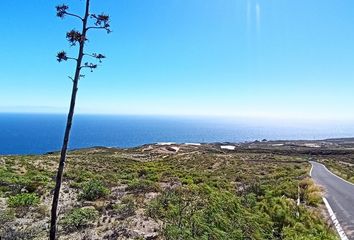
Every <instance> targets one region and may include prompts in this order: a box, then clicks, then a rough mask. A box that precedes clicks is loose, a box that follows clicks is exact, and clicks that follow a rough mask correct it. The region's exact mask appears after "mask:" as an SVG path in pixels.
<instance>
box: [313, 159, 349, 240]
mask: <svg viewBox="0 0 354 240" xmlns="http://www.w3.org/2000/svg"><path fill="white" fill-rule="evenodd" d="M310 163H311V164H312V169H311V173H310V175H311V177H312V178H313V180H314V181H315V182H316V183H317V184H318V185H321V186H322V187H324V189H325V198H326V199H327V201H328V203H329V205H330V207H331V208H332V209H333V212H334V215H335V216H336V218H337V220H338V222H339V224H340V226H341V228H342V229H343V230H344V232H345V234H346V236H347V237H348V239H353V240H354V184H351V183H349V182H347V181H345V180H343V179H342V178H340V177H338V176H336V175H334V174H333V173H331V172H330V171H329V170H328V169H327V168H326V167H325V166H324V165H322V164H320V163H317V162H313V161H310ZM332 220H333V219H332ZM337 230H338V228H337ZM342 239H345V238H342Z"/></svg>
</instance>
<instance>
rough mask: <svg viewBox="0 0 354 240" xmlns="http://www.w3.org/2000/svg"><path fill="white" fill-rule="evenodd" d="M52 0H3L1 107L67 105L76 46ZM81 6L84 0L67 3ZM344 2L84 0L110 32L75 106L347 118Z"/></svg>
mask: <svg viewBox="0 0 354 240" xmlns="http://www.w3.org/2000/svg"><path fill="white" fill-rule="evenodd" d="M59 3H63V2H60V1H59V2H58V1H54V0H36V1H20V0H14V1H4V2H3V3H2V16H1V21H2V27H1V28H0V36H1V38H0V43H1V48H2V49H1V58H0V64H1V66H2V67H1V71H0V84H1V88H0V112H51V113H64V112H66V111H67V108H68V104H69V98H70V92H71V81H70V80H69V79H68V78H67V76H69V75H71V74H72V73H73V65H72V64H70V63H60V64H59V63H57V62H56V59H55V55H56V52H57V51H59V50H67V51H68V52H69V53H75V51H76V49H75V48H72V47H69V44H68V43H67V42H66V40H65V32H66V31H67V30H70V29H72V28H73V27H75V26H76V27H77V28H78V27H79V26H78V25H77V21H76V20H75V19H69V18H67V19H64V20H61V19H58V18H56V17H55V9H54V6H55V5H57V4H59ZM66 3H67V4H69V5H70V7H71V8H72V11H75V12H77V11H78V12H80V11H81V12H82V6H83V3H84V2H83V1H82V0H81V1H80V0H71V1H66ZM352 9H354V1H352V0H342V1H329V0H311V1H308V0H297V1H293V0H282V1H279V0H218V1H215V0H169V1H166V0H149V1H144V0H119V1H117V0H105V1H101V0H92V10H93V11H96V12H102V11H104V12H106V13H109V14H110V15H111V19H112V29H113V33H112V34H110V35H106V34H104V33H103V32H92V33H91V35H90V37H89V39H90V41H89V43H88V44H87V48H86V49H87V50H86V51H87V52H101V53H104V54H105V55H106V56H107V59H106V60H105V61H104V63H103V64H102V66H101V67H100V68H99V69H98V70H97V71H95V72H94V73H87V74H86V78H85V79H83V80H82V81H81V82H80V86H79V92H78V101H77V112H78V113H104V114H153V115H154V114H158V115H216V116H219V115H222V116H251V117H263V118H265V117H267V118H268V117H270V118H273V117H276V118H296V119H302V118H305V119H307V118H311V119H312V118H313V119H323V118H325V119H354V110H352V109H353V106H354V94H353V92H354V27H353V23H354V12H353V11H352Z"/></svg>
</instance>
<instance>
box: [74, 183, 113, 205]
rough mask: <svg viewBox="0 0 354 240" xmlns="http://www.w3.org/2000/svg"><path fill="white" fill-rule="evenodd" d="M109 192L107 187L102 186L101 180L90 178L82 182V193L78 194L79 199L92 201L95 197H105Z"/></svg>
mask: <svg viewBox="0 0 354 240" xmlns="http://www.w3.org/2000/svg"><path fill="white" fill-rule="evenodd" d="M108 194H109V190H108V188H106V187H105V186H103V184H102V182H100V181H97V180H91V181H89V182H87V183H85V184H84V186H83V193H82V194H81V195H80V199H85V200H88V201H94V200H96V199H99V198H102V197H105V196H107V195H108Z"/></svg>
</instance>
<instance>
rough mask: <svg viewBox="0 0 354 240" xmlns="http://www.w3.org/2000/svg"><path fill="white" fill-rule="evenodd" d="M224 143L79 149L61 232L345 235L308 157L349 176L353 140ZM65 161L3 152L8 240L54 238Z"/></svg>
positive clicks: (70, 165) (2, 205) (1, 222)
mask: <svg viewBox="0 0 354 240" xmlns="http://www.w3.org/2000/svg"><path fill="white" fill-rule="evenodd" d="M346 144H347V145H348V143H346ZM223 145H224V147H223V148H221V144H201V145H199V144H150V145H144V146H141V147H137V148H132V149H115V148H104V147H96V148H90V149H81V150H74V151H71V152H70V153H69V155H68V161H67V163H66V172H65V174H64V183H63V188H62V194H61V201H60V221H59V236H60V239H215V240H216V239H337V237H336V235H335V232H334V231H333V230H332V229H331V227H330V226H329V221H328V219H327V217H326V213H325V211H324V208H323V205H322V200H321V189H320V188H319V187H317V186H315V185H314V184H313V182H312V180H311V179H310V178H309V177H308V172H309V170H310V164H309V163H308V162H307V161H308V160H309V159H310V158H314V157H316V158H317V159H318V160H320V161H328V163H332V165H333V168H336V169H337V171H338V172H339V173H340V174H342V175H346V177H347V178H348V177H349V178H350V177H351V176H352V175H350V174H351V173H352V172H349V173H345V172H343V171H342V168H341V165H340V163H341V162H343V161H342V160H343V159H344V158H345V159H351V158H350V157H349V158H348V156H354V155H353V153H352V150H351V147H350V146H347V145H346V146H341V145H340V144H338V143H334V142H331V141H328V140H326V141H315V142H304V141H293V142H288V141H277V142H266V141H265V142H253V143H244V144H239V145H236V144H233V145H232V146H234V147H232V148H230V146H231V144H228V143H226V144H223ZM228 145H230V146H228ZM349 145H350V144H349ZM225 146H226V147H225ZM343 156H345V157H343ZM58 159H59V155H58V153H48V154H46V155H33V156H0V236H1V237H2V239H46V238H47V237H46V236H47V233H48V227H49V209H50V204H51V195H50V194H51V191H52V189H53V186H54V180H55V172H56V167H57V161H58ZM341 159H342V160H341ZM338 164H339V165H338ZM344 164H350V163H348V162H345V163H344ZM298 198H299V200H300V205H297V200H298Z"/></svg>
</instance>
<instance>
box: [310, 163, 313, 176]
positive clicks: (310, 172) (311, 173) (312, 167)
mask: <svg viewBox="0 0 354 240" xmlns="http://www.w3.org/2000/svg"><path fill="white" fill-rule="evenodd" d="M310 164H311V169H310V177H312V169H313V164H312V162H310Z"/></svg>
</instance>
